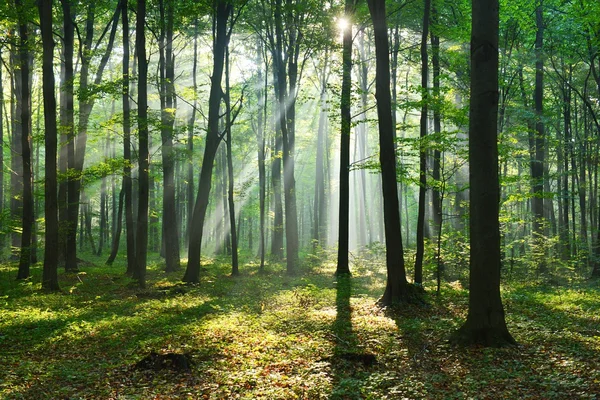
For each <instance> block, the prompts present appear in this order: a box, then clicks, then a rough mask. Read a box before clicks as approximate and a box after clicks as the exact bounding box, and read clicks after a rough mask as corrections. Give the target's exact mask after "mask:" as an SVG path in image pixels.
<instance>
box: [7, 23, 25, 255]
mask: <svg viewBox="0 0 600 400" xmlns="http://www.w3.org/2000/svg"><path fill="white" fill-rule="evenodd" d="M11 36H12V37H15V34H14V31H13V32H11ZM10 62H11V67H12V70H13V71H19V69H20V67H19V65H20V63H21V59H20V55H19V50H18V49H17V44H16V43H15V42H13V43H12V44H11V51H10ZM21 88H22V75H21V74H20V73H13V79H11V94H12V96H13V99H12V102H11V121H12V134H11V152H10V153H11V157H10V168H11V170H12V171H14V172H13V173H12V174H10V192H11V196H10V215H11V221H12V225H13V226H15V227H17V226H19V225H22V218H23V198H22V196H20V195H18V194H21V193H23V157H22V155H21V142H22V140H21V138H22V136H23V130H22V128H21V122H20V120H21V114H22V109H21V107H22V104H23V102H22V99H21V94H22V89H21ZM21 236H22V235H21V234H19V232H18V230H17V229H14V230H13V232H12V235H11V247H12V249H15V250H16V249H20V248H21ZM11 253H12V256H13V257H14V258H16V257H17V254H16V253H14V252H13V251H11Z"/></svg>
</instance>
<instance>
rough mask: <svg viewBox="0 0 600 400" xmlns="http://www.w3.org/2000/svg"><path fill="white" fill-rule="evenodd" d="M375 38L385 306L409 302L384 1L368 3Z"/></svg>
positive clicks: (371, 0) (381, 302)
mask: <svg viewBox="0 0 600 400" xmlns="http://www.w3.org/2000/svg"><path fill="white" fill-rule="evenodd" d="M368 4H369V11H370V13H371V19H372V21H373V29H374V36H375V56H376V60H377V66H376V94H375V97H376V99H377V115H378V117H379V148H380V155H379V161H380V164H381V181H382V182H381V183H382V189H383V210H384V229H385V247H386V267H387V282H386V288H385V292H384V294H383V297H382V298H381V300H380V304H382V305H384V306H387V305H391V304H393V303H398V302H402V301H406V300H409V297H410V293H409V286H408V283H407V281H406V270H405V266H404V250H403V248H402V232H401V229H400V212H399V208H398V206H399V205H398V184H397V181H396V152H395V150H394V130H395V129H394V126H393V123H392V103H391V93H390V60H389V44H388V36H387V23H386V12H385V0H368Z"/></svg>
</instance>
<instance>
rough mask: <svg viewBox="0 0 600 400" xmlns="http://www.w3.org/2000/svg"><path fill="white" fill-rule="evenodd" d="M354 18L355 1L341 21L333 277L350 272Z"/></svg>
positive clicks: (345, 10)
mask: <svg viewBox="0 0 600 400" xmlns="http://www.w3.org/2000/svg"><path fill="white" fill-rule="evenodd" d="M353 17H354V0H346V3H345V7H344V18H346V21H347V24H348V26H347V27H346V29H345V30H344V39H343V47H342V93H341V96H340V103H341V107H340V108H341V132H340V140H341V141H340V208H339V232H338V233H339V236H338V257H337V268H336V270H335V274H336V275H345V274H346V275H347V274H349V273H350V266H349V265H348V252H349V247H348V240H349V234H350V232H349V222H350V221H349V217H350V131H351V129H352V115H351V99H350V96H351V91H352V22H353Z"/></svg>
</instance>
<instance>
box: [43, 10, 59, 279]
mask: <svg viewBox="0 0 600 400" xmlns="http://www.w3.org/2000/svg"><path fill="white" fill-rule="evenodd" d="M38 9H39V13H40V27H41V33H42V45H43V59H42V69H43V77H42V80H43V82H42V84H43V90H44V130H45V132H44V138H45V139H44V140H45V150H46V157H45V164H44V167H45V170H46V175H45V178H44V217H45V220H46V231H45V234H44V239H45V243H46V244H45V247H44V270H43V276H42V288H43V289H46V290H49V291H58V290H60V287H59V285H58V274H57V270H58V197H57V196H58V190H57V188H58V186H57V185H58V181H57V174H56V172H57V164H56V151H57V148H58V140H57V134H58V131H57V128H56V98H55V97H54V63H53V60H54V39H53V37H52V0H39V3H38Z"/></svg>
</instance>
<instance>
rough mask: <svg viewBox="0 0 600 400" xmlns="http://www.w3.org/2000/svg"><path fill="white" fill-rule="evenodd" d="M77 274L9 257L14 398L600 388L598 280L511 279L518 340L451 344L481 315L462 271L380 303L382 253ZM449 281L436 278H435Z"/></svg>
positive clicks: (2, 354) (5, 377) (407, 394)
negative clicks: (416, 297) (469, 315)
mask: <svg viewBox="0 0 600 400" xmlns="http://www.w3.org/2000/svg"><path fill="white" fill-rule="evenodd" d="M88 261H89V262H88V263H86V264H85V265H84V266H83V267H82V268H81V271H82V272H80V273H79V274H76V275H67V274H64V273H61V275H60V284H61V288H62V289H63V291H62V293H60V294H46V293H44V292H42V291H41V290H40V285H39V281H40V274H41V267H40V266H35V267H34V268H33V269H32V272H33V277H32V279H31V280H29V281H26V282H17V281H15V277H16V268H15V266H14V265H6V264H5V265H2V266H0V310H1V313H0V366H1V367H0V398H6V399H57V398H63V399H152V398H155V399H159V398H160V399H169V398H176V399H230V398H244V399H256V398H264V399H294V398H297V399H404V398H407V399H423V398H427V399H467V398H469V399H525V398H530V399H567V398H568V399H576V398H581V399H585V398H587V399H592V398H596V396H598V395H599V394H600V366H599V365H598V362H597V361H598V360H599V359H600V357H599V356H600V326H599V319H600V317H599V315H600V313H599V311H600V293H599V290H598V287H597V286H596V285H593V284H591V283H580V284H572V285H570V286H561V287H544V286H528V285H524V284H517V283H513V284H510V285H507V286H506V287H505V288H504V289H503V298H504V303H505V308H506V311H507V320H508V324H509V330H510V331H511V333H512V334H513V336H514V337H515V339H516V340H517V341H518V342H519V345H518V346H517V347H511V348H504V349H483V348H457V347H451V346H450V345H449V344H448V343H447V339H448V337H449V335H450V333H451V332H452V331H453V330H455V329H457V328H458V327H459V326H460V324H461V323H462V321H463V320H464V318H465V316H466V311H467V302H468V294H467V292H466V290H464V289H463V288H462V287H461V286H460V284H459V283H458V282H455V283H453V284H446V285H444V286H443V287H442V292H441V295H440V296H435V295H430V296H429V297H428V305H426V306H417V305H410V306H406V307H404V308H400V309H397V310H394V311H393V312H390V311H386V310H381V309H379V308H378V307H377V306H376V301H377V299H378V297H379V296H380V295H381V294H382V292H383V287H384V283H385V280H384V278H385V276H384V272H385V269H384V266H383V265H382V263H380V262H374V261H373V262H370V261H369V262H365V261H364V260H363V263H362V264H360V263H358V261H356V267H355V268H353V271H352V272H353V276H352V277H351V278H349V279H348V278H343V277H340V278H336V277H335V276H334V271H335V265H333V264H332V263H328V262H323V263H313V264H312V265H305V266H304V271H303V273H302V274H300V275H298V276H288V275H286V274H285V268H284V267H283V266H281V265H278V264H270V265H268V266H267V269H266V273H264V274H259V273H258V267H257V264H256V263H255V262H248V263H246V264H245V265H242V267H241V275H240V276H237V277H231V276H229V272H230V271H229V270H230V266H229V265H228V264H227V262H226V260H206V262H205V264H204V265H203V267H204V270H203V274H202V280H201V283H200V284H199V285H192V286H190V285H182V284H181V283H180V281H179V279H180V278H181V276H182V271H180V272H178V273H173V274H167V273H165V272H163V271H162V268H163V267H164V266H163V265H161V264H160V263H159V262H158V260H155V264H153V265H150V266H149V270H148V272H149V276H148V285H147V288H146V289H144V290H141V289H138V288H136V287H135V285H133V284H132V282H131V281H130V280H129V279H128V278H127V277H125V276H124V275H123V271H124V266H123V265H119V264H115V265H114V266H112V267H106V266H103V265H101V262H100V260H95V259H90V260H88ZM433 287H434V286H433V284H431V285H430V286H429V287H428V288H427V286H426V288H427V289H429V290H430V291H431V290H433ZM153 352H155V353H158V354H170V353H176V354H185V355H186V357H187V358H188V359H189V360H190V368H189V370H185V371H181V370H171V369H160V370H147V369H141V368H137V367H136V363H138V362H139V361H140V360H142V359H143V358H144V357H145V356H147V355H148V354H151V353H153Z"/></svg>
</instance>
